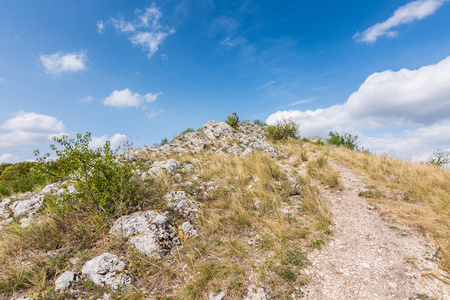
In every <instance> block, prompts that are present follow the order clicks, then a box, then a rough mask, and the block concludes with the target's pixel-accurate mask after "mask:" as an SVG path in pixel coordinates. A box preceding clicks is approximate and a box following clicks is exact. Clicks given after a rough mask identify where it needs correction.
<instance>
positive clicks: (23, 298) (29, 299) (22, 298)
mask: <svg viewBox="0 0 450 300" xmlns="http://www.w3.org/2000/svg"><path fill="white" fill-rule="evenodd" d="M32 299H33V300H34V298H33V297H29V296H22V297H20V298H17V299H16V300H32Z"/></svg>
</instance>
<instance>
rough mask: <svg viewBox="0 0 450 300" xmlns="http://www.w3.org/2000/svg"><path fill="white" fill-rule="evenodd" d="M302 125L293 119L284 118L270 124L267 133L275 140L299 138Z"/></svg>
mask: <svg viewBox="0 0 450 300" xmlns="http://www.w3.org/2000/svg"><path fill="white" fill-rule="evenodd" d="M299 128H300V125H299V124H297V123H295V122H294V121H293V120H283V121H281V122H278V123H276V124H275V125H269V126H267V129H266V134H267V136H268V137H269V138H271V139H273V140H287V139H289V138H294V139H298V138H299V135H298V131H299Z"/></svg>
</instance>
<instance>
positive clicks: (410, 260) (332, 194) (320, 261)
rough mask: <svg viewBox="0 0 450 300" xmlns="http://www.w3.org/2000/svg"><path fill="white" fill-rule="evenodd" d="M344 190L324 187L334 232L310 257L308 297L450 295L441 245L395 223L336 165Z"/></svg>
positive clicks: (353, 176)
mask: <svg viewBox="0 0 450 300" xmlns="http://www.w3.org/2000/svg"><path fill="white" fill-rule="evenodd" d="M333 166H334V167H335V168H336V170H337V171H338V172H339V174H340V179H341V182H342V184H343V190H342V191H338V190H334V189H326V188H321V195H322V197H324V198H325V200H326V201H327V202H328V203H329V205H330V209H331V213H332V221H333V236H332V238H331V240H330V241H329V242H328V243H327V245H326V246H324V247H323V249H322V250H320V251H319V250H317V251H313V252H311V253H310V254H309V255H308V258H309V260H310V263H311V264H310V265H309V267H308V268H306V269H305V270H304V272H305V274H307V275H308V276H309V277H310V278H311V282H310V284H308V286H307V287H306V290H305V298H304V299H444V300H448V299H450V286H449V285H447V284H445V283H443V282H441V281H440V280H438V279H436V278H434V277H432V276H431V274H438V273H439V272H440V271H439V268H438V266H437V263H436V262H435V261H434V256H435V254H436V249H435V248H433V247H432V246H431V245H430V244H429V243H427V242H426V241H425V240H424V239H423V237H421V236H419V235H418V234H417V233H415V232H414V231H413V230H410V229H408V228H405V227H401V226H399V225H397V224H395V225H394V224H390V223H389V221H387V220H385V219H384V218H382V216H381V215H380V213H379V212H378V211H377V210H375V209H374V207H372V206H370V205H369V204H368V203H367V200H366V199H365V198H363V197H360V196H358V194H359V192H360V191H361V190H363V189H364V187H365V185H364V183H363V181H362V179H361V177H359V176H358V175H356V174H355V173H354V172H353V171H352V170H350V169H348V168H346V167H344V166H342V165H340V164H336V163H333Z"/></svg>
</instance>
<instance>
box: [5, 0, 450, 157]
mask: <svg viewBox="0 0 450 300" xmlns="http://www.w3.org/2000/svg"><path fill="white" fill-rule="evenodd" d="M449 16H450V4H449V3H447V1H444V0H419V1H400V0H380V1H276V2H274V1H266V2H263V1H258V2H252V1H206V0H205V1H202V0H201V1H154V2H152V1H112V0H108V1H106V0H105V1H91V0H89V1H80V0H79V1H45V0H42V1H21V0H5V1H2V2H0V39H1V42H0V104H1V105H0V162H14V161H19V160H26V159H31V158H33V154H32V151H33V150H35V149H43V150H45V149H48V144H50V138H51V136H53V135H55V134H56V135H59V134H63V133H64V134H69V135H71V136H73V135H74V134H75V133H77V132H80V133H84V132H86V131H89V132H91V133H92V135H93V136H94V137H95V139H94V143H96V144H100V143H101V142H104V141H105V140H106V139H112V142H113V144H118V143H119V142H120V141H121V140H122V139H123V138H124V137H125V136H126V137H128V138H129V139H130V141H131V142H133V143H134V145H135V146H144V145H151V144H153V143H157V142H159V141H160V140H161V139H162V138H163V137H168V138H169V139H170V138H172V137H173V136H175V135H176V134H178V133H180V132H181V131H183V130H184V129H186V128H188V127H192V128H197V127H200V126H201V125H203V124H204V123H206V122H207V121H209V120H216V121H222V120H224V119H225V118H226V116H227V115H228V114H230V113H231V112H233V111H236V112H238V114H239V115H240V116H241V118H242V119H250V120H254V119H261V120H266V119H267V120H268V121H269V122H276V121H279V120H281V119H283V118H293V119H294V120H296V121H298V122H300V123H301V132H300V134H301V135H302V136H310V135H316V134H317V135H321V136H326V135H327V133H328V132H329V131H330V130H337V131H340V132H352V133H355V134H359V136H360V139H361V143H362V145H363V146H365V147H366V148H369V149H370V150H372V151H374V152H376V153H390V154H393V155H395V156H399V157H403V158H406V159H416V158H419V159H420V158H421V159H424V158H425V157H426V156H427V155H429V154H430V153H431V152H432V151H434V150H435V149H436V148H442V149H448V148H450V131H449V130H448V128H450V127H449V126H450V117H449V112H450V84H449V83H450V62H449V59H446V58H447V56H449V55H450V31H449V30H450V17H449ZM423 139H426V140H427V142H426V143H423Z"/></svg>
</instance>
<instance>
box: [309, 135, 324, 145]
mask: <svg viewBox="0 0 450 300" xmlns="http://www.w3.org/2000/svg"><path fill="white" fill-rule="evenodd" d="M308 140H309V141H310V142H311V143H316V142H318V141H321V142H323V138H321V137H320V136H318V135H313V136H310V137H309V139H308Z"/></svg>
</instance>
